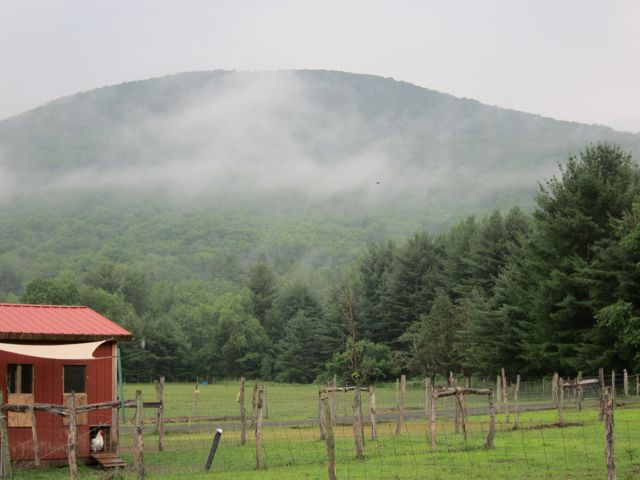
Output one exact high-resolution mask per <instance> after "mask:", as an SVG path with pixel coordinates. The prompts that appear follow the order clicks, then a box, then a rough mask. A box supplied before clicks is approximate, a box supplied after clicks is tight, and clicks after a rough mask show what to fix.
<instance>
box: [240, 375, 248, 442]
mask: <svg viewBox="0 0 640 480" xmlns="http://www.w3.org/2000/svg"><path fill="white" fill-rule="evenodd" d="M238 402H239V403H240V445H244V444H245V443H247V409H246V408H245V406H244V377H240V394H239V396H238Z"/></svg>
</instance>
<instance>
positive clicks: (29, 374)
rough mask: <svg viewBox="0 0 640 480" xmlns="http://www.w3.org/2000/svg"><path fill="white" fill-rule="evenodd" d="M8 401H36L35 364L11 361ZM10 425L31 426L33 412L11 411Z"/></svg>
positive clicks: (8, 378) (22, 403) (19, 402)
mask: <svg viewBox="0 0 640 480" xmlns="http://www.w3.org/2000/svg"><path fill="white" fill-rule="evenodd" d="M7 390H8V396H7V403H12V404H16V405H25V404H32V403H34V398H33V364H30V363H10V364H9V366H8V371H7ZM7 423H8V426H9V427H31V426H32V422H31V413H29V412H25V413H17V412H9V414H8V416H7Z"/></svg>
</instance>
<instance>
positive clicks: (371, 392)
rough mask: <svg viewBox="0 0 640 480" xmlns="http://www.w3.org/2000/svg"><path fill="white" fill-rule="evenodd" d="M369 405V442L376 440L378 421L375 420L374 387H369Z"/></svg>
mask: <svg viewBox="0 0 640 480" xmlns="http://www.w3.org/2000/svg"><path fill="white" fill-rule="evenodd" d="M369 405H370V406H371V440H378V420H377V418H376V386H375V385H370V386H369Z"/></svg>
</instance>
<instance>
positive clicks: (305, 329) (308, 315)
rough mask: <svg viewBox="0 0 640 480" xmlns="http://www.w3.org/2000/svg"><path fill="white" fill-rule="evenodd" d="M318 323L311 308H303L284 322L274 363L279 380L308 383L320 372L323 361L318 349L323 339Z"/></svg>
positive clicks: (318, 319)
mask: <svg viewBox="0 0 640 480" xmlns="http://www.w3.org/2000/svg"><path fill="white" fill-rule="evenodd" d="M319 323H320V318H318V317H315V316H314V314H313V312H312V311H305V310H302V309H300V310H298V311H297V312H296V313H295V314H294V315H293V316H292V317H291V318H290V319H289V320H288V321H287V324H286V325H285V327H284V336H283V338H282V340H280V342H279V343H278V356H277V359H276V363H275V368H276V371H277V372H278V373H277V378H278V380H281V381H284V382H296V383H310V382H312V381H313V380H314V379H315V378H316V377H317V376H318V375H319V374H320V372H321V371H322V369H323V366H324V362H323V361H322V360H323V359H322V358H320V356H319V352H318V348H319V346H320V344H321V341H322V339H321V334H320V332H319V329H318V325H319ZM324 360H326V359H324Z"/></svg>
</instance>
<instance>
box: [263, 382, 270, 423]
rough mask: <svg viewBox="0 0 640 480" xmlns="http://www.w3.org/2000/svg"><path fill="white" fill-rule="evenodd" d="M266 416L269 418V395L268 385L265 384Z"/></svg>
mask: <svg viewBox="0 0 640 480" xmlns="http://www.w3.org/2000/svg"><path fill="white" fill-rule="evenodd" d="M263 388H264V418H269V396H268V395H267V386H266V385H264V387H263Z"/></svg>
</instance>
